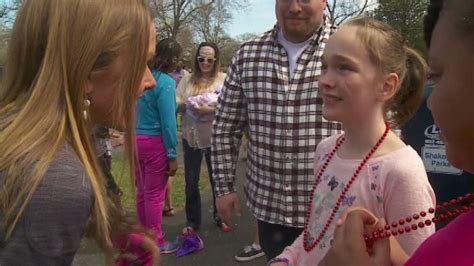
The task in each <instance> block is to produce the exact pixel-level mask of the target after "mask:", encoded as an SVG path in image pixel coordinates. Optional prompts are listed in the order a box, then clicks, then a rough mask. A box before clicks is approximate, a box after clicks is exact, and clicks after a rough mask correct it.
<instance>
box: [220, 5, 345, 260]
mask: <svg viewBox="0 0 474 266" xmlns="http://www.w3.org/2000/svg"><path fill="white" fill-rule="evenodd" d="M275 1H276V6H275V9H276V16H277V21H278V22H277V24H276V25H275V27H274V28H273V30H271V31H268V32H266V33H265V34H264V35H263V36H261V37H259V38H256V39H254V40H251V41H248V42H246V43H244V44H243V45H242V46H241V47H240V49H239V50H238V51H237V52H236V54H235V55H234V58H233V59H232V64H231V65H230V67H229V69H228V74H227V78H226V81H225V83H224V88H223V90H222V92H221V94H220V96H219V102H218V107H217V113H216V118H215V120H214V125H213V133H212V167H213V178H214V180H215V184H216V187H215V190H216V193H217V196H218V199H217V208H218V210H219V212H220V215H221V217H222V218H223V220H224V222H225V223H226V224H228V225H232V222H231V219H230V217H231V211H232V209H235V210H236V211H237V213H239V212H240V206H239V198H238V196H237V193H235V192H236V187H235V173H236V163H237V159H238V151H239V146H240V142H241V137H242V134H243V131H244V129H246V128H248V133H249V147H248V155H247V156H248V157H247V162H248V170H247V182H246V185H245V194H246V196H247V206H248V207H249V209H250V211H251V212H252V213H253V214H254V216H255V217H256V218H257V220H258V229H259V238H260V242H261V245H262V249H263V251H264V252H265V255H266V257H267V259H272V258H274V257H276V256H277V255H278V254H280V253H281V251H283V249H284V248H285V247H286V246H288V245H290V244H292V243H293V241H294V240H295V239H296V237H298V235H299V234H300V233H301V232H302V229H303V226H304V220H305V215H306V211H307V208H308V204H309V195H310V192H311V188H312V185H313V182H314V173H313V154H314V151H315V149H316V146H317V144H318V143H319V141H320V140H321V139H323V138H325V137H328V136H330V135H333V134H335V133H339V132H340V129H341V128H340V125H339V124H336V123H332V122H328V121H326V120H325V119H324V118H323V117H322V99H321V97H320V95H319V88H318V78H319V75H320V73H321V55H322V52H323V50H324V47H325V44H326V41H327V39H328V38H329V36H330V35H331V34H332V33H334V31H335V30H336V27H334V26H332V25H331V24H330V22H329V21H328V19H327V18H325V16H324V14H323V13H324V9H325V8H326V5H327V0H275Z"/></svg>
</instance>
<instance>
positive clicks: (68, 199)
mask: <svg viewBox="0 0 474 266" xmlns="http://www.w3.org/2000/svg"><path fill="white" fill-rule="evenodd" d="M93 202H94V198H93V194H92V186H91V184H90V179H89V178H88V177H87V175H86V171H85V168H84V166H83V164H82V162H81V160H80V159H79V157H78V156H77V154H76V152H75V151H74V149H73V148H72V146H71V145H69V144H64V145H63V146H62V147H61V148H60V149H59V150H58V152H57V155H56V157H55V159H54V160H53V161H52V162H51V164H50V165H49V167H48V169H47V171H46V173H45V175H44V177H43V180H42V182H41V183H40V184H39V186H38V188H37V189H36V191H35V193H34V194H33V197H32V198H31V200H30V203H29V205H28V206H27V208H26V210H25V213H24V215H23V216H22V217H21V219H20V221H19V222H18V225H17V227H16V229H15V231H14V233H13V235H12V238H11V239H10V241H9V242H7V243H6V246H5V250H6V251H5V252H7V253H8V252H10V251H12V252H15V253H16V254H19V255H20V256H23V257H24V261H23V262H27V261H28V260H29V259H31V260H32V261H35V262H36V261H38V262H44V264H45V265H47V264H53V262H55V263H56V262H57V261H58V260H61V261H69V260H71V261H72V258H73V254H74V253H75V252H76V251H77V250H78V248H79V245H80V240H81V238H82V236H83V235H84V232H85V228H86V225H87V221H88V219H89V216H90V212H91V210H92V207H93ZM12 254H13V253H12ZM26 264H28V263H26ZM40 264H42V263H40Z"/></svg>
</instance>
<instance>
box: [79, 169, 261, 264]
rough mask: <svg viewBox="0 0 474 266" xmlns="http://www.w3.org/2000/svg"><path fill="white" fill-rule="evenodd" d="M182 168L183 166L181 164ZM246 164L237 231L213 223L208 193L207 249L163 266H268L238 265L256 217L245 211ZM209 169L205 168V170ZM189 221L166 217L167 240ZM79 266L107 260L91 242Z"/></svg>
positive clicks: (170, 258)
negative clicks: (224, 230) (238, 253)
mask: <svg viewBox="0 0 474 266" xmlns="http://www.w3.org/2000/svg"><path fill="white" fill-rule="evenodd" d="M180 165H183V164H180ZM245 168H246V162H245V161H239V165H238V170H237V180H238V187H239V188H240V189H239V194H240V196H241V204H242V209H243V210H242V216H241V217H234V219H233V222H234V223H235V225H236V230H235V231H233V232H230V233H223V232H221V231H220V229H219V228H218V227H216V226H215V225H214V223H213V220H212V204H211V198H212V196H211V192H210V191H209V190H206V191H205V192H204V193H202V195H201V196H202V204H203V215H202V218H203V224H202V226H201V230H200V232H199V234H200V236H201V237H202V239H203V240H204V249H203V250H201V251H199V252H197V253H194V254H191V255H188V256H185V257H182V258H176V256H175V255H162V265H163V266H171V265H179V266H221V265H222V266H228V265H229V266H232V265H236V266H237V265H240V266H258V265H265V264H266V261H265V259H264V258H263V257H262V258H259V259H256V260H254V261H251V262H240V263H239V262H236V261H235V260H234V255H235V254H236V253H237V252H239V251H240V250H241V249H242V248H243V246H244V245H248V244H249V243H250V242H251V240H252V239H253V233H254V220H253V216H252V215H251V214H250V213H249V212H248V210H247V208H246V207H245V198H244V196H243V195H242V194H243V193H242V190H243V188H242V186H243V183H244V180H245ZM202 169H203V170H204V169H206V168H205V167H203V168H202ZM185 223H186V218H185V214H184V212H183V211H178V212H177V213H176V215H175V216H174V217H169V218H168V217H164V222H163V224H164V225H163V228H164V230H165V232H166V235H167V236H168V239H172V238H174V237H176V236H177V235H178V234H179V233H180V232H181V229H182V228H183V227H184V226H185ZM73 265H74V266H79V265H104V258H103V255H102V254H101V252H100V251H99V250H98V249H97V247H96V246H95V245H94V244H93V243H92V242H91V241H90V240H84V241H83V243H82V244H81V250H80V251H79V253H78V254H77V255H76V258H75V260H74V263H73Z"/></svg>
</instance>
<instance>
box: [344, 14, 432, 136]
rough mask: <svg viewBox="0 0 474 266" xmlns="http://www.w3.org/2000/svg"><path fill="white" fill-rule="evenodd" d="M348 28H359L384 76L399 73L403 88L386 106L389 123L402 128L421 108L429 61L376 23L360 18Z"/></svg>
mask: <svg viewBox="0 0 474 266" xmlns="http://www.w3.org/2000/svg"><path fill="white" fill-rule="evenodd" d="M344 26H355V27H357V36H358V38H359V39H360V40H361V41H362V44H363V45H364V46H365V47H366V49H367V51H368V53H369V56H370V59H371V61H372V62H373V63H374V64H375V65H376V66H377V67H378V68H379V69H380V70H381V72H382V73H383V74H389V73H395V74H397V75H398V77H399V78H400V88H398V91H397V93H396V94H395V96H394V97H393V98H392V99H391V101H389V102H388V103H387V104H386V106H385V109H386V110H385V113H386V114H389V115H388V116H389V117H388V118H387V119H388V120H390V121H389V122H390V123H391V124H392V126H393V127H394V128H400V127H401V126H402V125H403V124H405V123H406V122H407V121H408V120H409V119H410V118H411V117H412V116H413V115H414V114H415V112H416V111H417V110H418V108H419V107H420V104H421V101H422V98H423V89H424V84H425V79H426V69H427V67H426V62H425V60H424V59H423V58H422V57H421V55H420V54H419V53H418V52H416V51H415V50H413V49H412V48H410V47H408V46H407V44H406V42H405V40H404V39H403V37H402V36H401V35H400V33H398V32H397V31H396V30H394V29H393V28H392V27H390V26H389V25H387V24H385V23H383V22H380V21H378V20H376V19H373V18H369V17H358V18H355V19H352V20H350V21H348V22H347V23H345V24H344Z"/></svg>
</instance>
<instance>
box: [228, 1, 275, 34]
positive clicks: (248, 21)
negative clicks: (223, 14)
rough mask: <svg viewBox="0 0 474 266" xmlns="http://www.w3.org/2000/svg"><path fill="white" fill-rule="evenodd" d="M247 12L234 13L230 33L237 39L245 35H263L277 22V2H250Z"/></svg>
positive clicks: (229, 28) (237, 11)
mask: <svg viewBox="0 0 474 266" xmlns="http://www.w3.org/2000/svg"><path fill="white" fill-rule="evenodd" d="M248 2H249V6H248V8H246V10H245V11H241V10H236V11H234V13H233V15H234V19H233V21H232V24H231V25H229V27H228V33H229V34H230V36H232V37H236V36H238V35H241V34H243V33H262V32H265V31H267V30H270V29H272V27H273V25H274V24H275V22H276V18H275V0H249V1H248Z"/></svg>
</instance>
